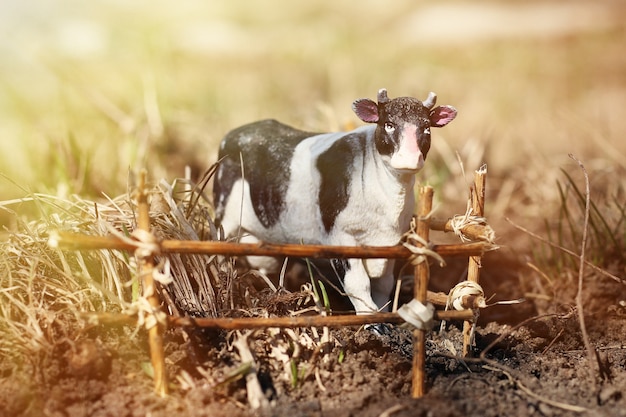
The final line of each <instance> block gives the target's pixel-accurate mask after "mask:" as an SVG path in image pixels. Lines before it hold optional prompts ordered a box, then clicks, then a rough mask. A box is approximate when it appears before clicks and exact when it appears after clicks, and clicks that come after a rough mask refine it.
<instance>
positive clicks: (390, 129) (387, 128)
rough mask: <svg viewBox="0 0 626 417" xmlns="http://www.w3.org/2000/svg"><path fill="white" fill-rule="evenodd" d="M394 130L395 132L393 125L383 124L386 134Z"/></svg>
mask: <svg viewBox="0 0 626 417" xmlns="http://www.w3.org/2000/svg"><path fill="white" fill-rule="evenodd" d="M394 130H396V127H395V126H394V125H393V123H389V122H387V123H385V131H386V132H387V133H393V131H394Z"/></svg>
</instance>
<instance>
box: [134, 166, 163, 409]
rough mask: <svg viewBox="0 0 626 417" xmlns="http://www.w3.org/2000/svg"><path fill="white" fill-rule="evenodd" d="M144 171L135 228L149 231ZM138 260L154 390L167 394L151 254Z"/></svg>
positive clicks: (158, 304) (158, 308) (160, 393)
mask: <svg viewBox="0 0 626 417" xmlns="http://www.w3.org/2000/svg"><path fill="white" fill-rule="evenodd" d="M146 175H147V173H146V171H142V172H141V173H140V175H139V188H138V195H137V210H138V215H137V229H139V230H142V231H144V232H147V233H150V204H149V203H148V190H147V189H146ZM138 261H139V277H140V279H141V284H142V296H143V297H145V298H146V299H147V300H148V303H149V304H150V309H151V314H153V318H154V319H155V320H154V321H155V323H152V324H153V325H152V327H150V328H149V329H148V343H149V346H150V362H151V363H152V370H153V372H154V375H153V378H154V391H155V392H156V393H157V394H158V395H159V396H161V397H164V396H166V395H167V394H168V387H167V374H166V373H165V353H164V350H163V334H164V333H165V326H166V324H165V323H164V322H162V320H159V319H158V315H157V313H158V312H159V311H160V309H161V303H160V302H159V296H158V294H157V292H156V283H155V281H154V276H153V275H152V274H153V270H154V259H153V257H152V256H141V257H139V259H138Z"/></svg>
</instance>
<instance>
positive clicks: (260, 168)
mask: <svg viewBox="0 0 626 417" xmlns="http://www.w3.org/2000/svg"><path fill="white" fill-rule="evenodd" d="M378 98H379V100H378V101H379V103H374V102H373V101H371V100H367V99H364V100H359V101H356V102H355V103H354V109H355V112H356V113H357V115H358V116H359V117H360V118H361V119H362V120H364V121H368V122H372V123H376V125H367V126H363V127H360V128H358V129H355V130H353V131H351V132H341V133H323V134H318V133H311V132H304V131H301V130H297V129H294V128H292V127H289V126H286V125H284V124H282V123H279V122H277V121H275V120H265V121H261V122H256V123H252V124H249V125H246V126H243V127H240V128H238V129H235V130H233V131H231V132H230V133H229V134H228V135H227V136H226V137H225V138H224V140H223V141H222V145H221V148H220V159H221V162H220V166H219V168H218V171H217V177H216V180H215V185H214V198H215V204H216V217H217V221H218V224H220V225H221V227H222V228H223V229H224V233H225V234H226V235H227V236H231V237H232V236H239V237H245V238H243V239H242V240H244V241H250V240H257V239H259V240H263V241H267V242H273V243H305V244H326V245H345V246H360V245H369V246H389V245H394V244H397V243H398V242H399V240H400V238H401V236H402V234H403V233H404V232H406V231H407V230H408V228H409V222H410V219H411V216H412V214H413V208H414V195H413V186H414V182H415V173H416V172H417V171H418V170H419V169H420V168H421V167H422V165H423V162H424V159H425V157H426V153H427V152H428V147H429V146H430V127H431V126H433V125H434V126H436V124H434V123H433V122H432V120H431V119H432V118H433V117H432V113H433V112H435V111H436V109H435V110H433V109H431V108H430V107H428V106H425V105H424V104H428V103H422V102H420V101H419V100H416V99H411V98H400V99H395V100H389V99H387V97H386V91H385V90H381V92H379V97H378ZM394 101H399V102H396V103H395V104H399V106H396V107H398V109H395V111H394V107H393V106H388V104H390V103H394ZM433 104H434V99H433ZM431 107H432V105H431ZM437 109H441V107H438V108H437ZM445 110H446V112H444V113H446V114H445V115H444V116H441V117H440V116H439V113H437V117H436V120H439V121H441V120H443V118H446V117H447V119H448V120H447V121H445V123H444V124H446V123H447V122H449V121H450V120H452V119H453V118H454V116H455V115H456V111H455V110H454V109H453V108H451V107H446V108H445ZM383 117H384V118H385V120H384V121H382V122H381V120H382V118H383ZM381 129H382V130H383V134H382V135H381ZM250 262H251V264H252V265H253V266H257V267H261V268H264V269H274V268H276V266H277V263H276V262H272V261H269V262H268V260H267V259H266V258H258V257H252V258H250ZM334 265H335V266H336V268H335V269H336V270H337V271H338V272H339V274H340V275H341V276H340V278H342V280H343V286H344V290H345V292H346V293H347V294H348V296H349V297H350V300H351V302H352V304H353V305H354V307H355V309H356V311H357V312H358V313H367V312H372V311H375V310H377V309H380V308H382V307H383V306H384V305H385V304H386V303H387V302H388V301H389V295H390V292H391V289H392V287H393V283H394V280H393V261H388V260H385V259H369V260H360V259H351V260H348V261H346V262H338V261H336V262H335V263H334Z"/></svg>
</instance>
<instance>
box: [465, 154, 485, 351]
mask: <svg viewBox="0 0 626 417" xmlns="http://www.w3.org/2000/svg"><path fill="white" fill-rule="evenodd" d="M486 180H487V165H483V166H481V167H480V168H479V169H478V170H477V171H474V185H473V187H472V195H471V197H472V215H474V216H480V217H482V216H484V214H485V184H486ZM480 267H481V257H480V256H470V258H469V264H468V266H467V280H468V281H471V282H475V283H477V284H478V281H479V280H480ZM472 326H473V322H471V321H468V320H466V321H465V322H463V356H468V355H469V354H470V353H471V346H472V344H473V340H472Z"/></svg>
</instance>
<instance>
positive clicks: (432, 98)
mask: <svg viewBox="0 0 626 417" xmlns="http://www.w3.org/2000/svg"><path fill="white" fill-rule="evenodd" d="M436 102H437V94H435V93H433V92H432V91H431V92H430V93H428V98H427V99H426V100H424V101H423V102H422V104H423V105H424V107H426V108H429V109H432V108H433V106H434V105H435V103H436Z"/></svg>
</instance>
